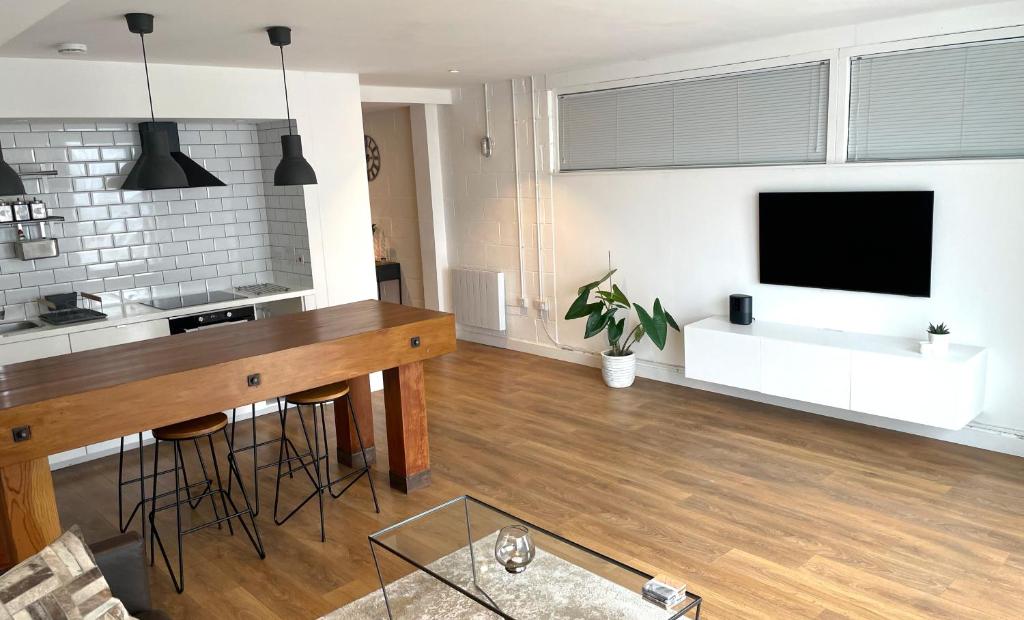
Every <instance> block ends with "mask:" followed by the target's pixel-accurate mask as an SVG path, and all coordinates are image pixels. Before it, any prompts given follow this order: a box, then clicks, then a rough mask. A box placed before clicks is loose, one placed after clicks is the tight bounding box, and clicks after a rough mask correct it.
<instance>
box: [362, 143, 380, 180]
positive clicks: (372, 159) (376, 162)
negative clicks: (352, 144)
mask: <svg viewBox="0 0 1024 620" xmlns="http://www.w3.org/2000/svg"><path fill="white" fill-rule="evenodd" d="M363 141H364V142H365V143H366V180H367V181H372V180H374V179H376V178H377V175H378V174H380V149H379V148H377V143H376V142H375V141H374V139H373V138H371V137H370V136H365V135H364V136H363Z"/></svg>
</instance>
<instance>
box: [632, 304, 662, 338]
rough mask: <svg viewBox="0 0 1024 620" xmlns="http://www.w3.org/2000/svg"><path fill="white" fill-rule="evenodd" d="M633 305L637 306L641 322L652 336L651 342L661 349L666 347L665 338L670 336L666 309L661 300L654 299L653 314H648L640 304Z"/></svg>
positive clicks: (637, 313)
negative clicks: (663, 307) (662, 306)
mask: <svg viewBox="0 0 1024 620" xmlns="http://www.w3.org/2000/svg"><path fill="white" fill-rule="evenodd" d="M633 307H634V308H636V315H637V318H639V319H640V324H641V325H643V327H644V331H645V332H647V335H648V336H650V337H651V342H653V343H654V346H656V347H658V349H659V350H662V349H664V348H665V339H666V337H667V336H668V323H667V322H666V321H665V311H664V310H663V309H662V308H661V301H660V300H658V299H655V300H654V314H653V316H652V315H650V314H648V313H647V311H646V310H644V308H643V306H641V305H640V304H633Z"/></svg>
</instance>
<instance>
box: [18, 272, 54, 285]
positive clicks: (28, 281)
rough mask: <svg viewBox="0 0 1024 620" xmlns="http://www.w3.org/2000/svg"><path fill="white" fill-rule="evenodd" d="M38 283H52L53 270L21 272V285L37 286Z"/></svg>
mask: <svg viewBox="0 0 1024 620" xmlns="http://www.w3.org/2000/svg"><path fill="white" fill-rule="evenodd" d="M40 284H53V271H52V270H47V271H38V270H36V271H26V272H24V273H22V274H21V285H22V286H39V285H40Z"/></svg>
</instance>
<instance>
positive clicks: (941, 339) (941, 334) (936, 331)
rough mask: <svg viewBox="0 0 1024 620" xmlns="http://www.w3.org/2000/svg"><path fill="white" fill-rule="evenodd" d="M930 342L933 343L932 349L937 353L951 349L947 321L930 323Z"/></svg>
mask: <svg viewBox="0 0 1024 620" xmlns="http://www.w3.org/2000/svg"><path fill="white" fill-rule="evenodd" d="M928 342H930V343H932V350H934V351H935V352H936V353H945V352H946V351H948V350H949V327H947V326H946V324H945V323H939V324H938V325H932V324H931V323H929V324H928Z"/></svg>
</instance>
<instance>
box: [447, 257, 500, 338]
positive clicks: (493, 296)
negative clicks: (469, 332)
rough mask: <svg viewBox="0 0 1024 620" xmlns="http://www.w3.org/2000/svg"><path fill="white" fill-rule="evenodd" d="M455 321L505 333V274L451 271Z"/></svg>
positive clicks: (479, 270)
mask: <svg viewBox="0 0 1024 620" xmlns="http://www.w3.org/2000/svg"><path fill="white" fill-rule="evenodd" d="M452 295H453V297H454V298H455V320H456V321H457V322H458V323H460V324H462V325H469V326H472V327H483V328H485V329H495V330H499V331H505V274H504V273H502V272H500V271H484V270H482V269H452Z"/></svg>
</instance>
